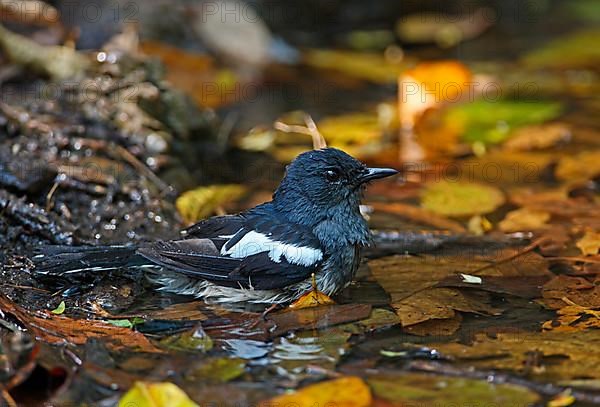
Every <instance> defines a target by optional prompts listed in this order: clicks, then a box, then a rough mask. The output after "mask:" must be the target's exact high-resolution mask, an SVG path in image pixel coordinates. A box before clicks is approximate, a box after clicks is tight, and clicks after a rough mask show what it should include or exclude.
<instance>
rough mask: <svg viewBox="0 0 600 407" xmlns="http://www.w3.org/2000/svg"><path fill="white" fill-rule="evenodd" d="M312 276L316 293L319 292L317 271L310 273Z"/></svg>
mask: <svg viewBox="0 0 600 407" xmlns="http://www.w3.org/2000/svg"><path fill="white" fill-rule="evenodd" d="M310 277H311V278H312V289H313V292H314V293H315V294H319V289H318V288H317V276H316V275H315V273H312V274H311V275H310Z"/></svg>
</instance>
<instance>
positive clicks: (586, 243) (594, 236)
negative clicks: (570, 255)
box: [575, 230, 600, 256]
mask: <svg viewBox="0 0 600 407" xmlns="http://www.w3.org/2000/svg"><path fill="white" fill-rule="evenodd" d="M575 245H576V246H577V247H578V248H579V250H581V253H583V255H584V256H595V255H597V254H598V252H599V251H600V232H595V231H593V230H588V231H587V232H585V235H584V236H583V237H582V238H581V239H580V240H578V241H577V243H575Z"/></svg>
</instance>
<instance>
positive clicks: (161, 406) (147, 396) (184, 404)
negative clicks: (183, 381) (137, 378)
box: [118, 382, 198, 407]
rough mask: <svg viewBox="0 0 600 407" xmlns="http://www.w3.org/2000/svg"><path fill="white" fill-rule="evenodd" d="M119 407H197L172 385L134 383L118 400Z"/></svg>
mask: <svg viewBox="0 0 600 407" xmlns="http://www.w3.org/2000/svg"><path fill="white" fill-rule="evenodd" d="M118 405H119V407H131V406H135V407H198V404H196V403H194V402H193V401H192V400H191V399H190V398H189V397H188V396H187V395H186V394H185V393H184V392H183V390H181V389H180V388H179V387H177V386H176V385H174V384H173V383H146V382H136V383H135V384H134V385H133V387H132V388H131V389H130V390H129V391H128V392H127V393H125V395H124V396H123V397H122V398H121V400H119V404H118Z"/></svg>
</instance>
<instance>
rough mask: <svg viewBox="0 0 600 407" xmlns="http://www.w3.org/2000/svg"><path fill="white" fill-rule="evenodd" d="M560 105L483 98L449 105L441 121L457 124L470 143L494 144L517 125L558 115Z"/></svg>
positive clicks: (546, 119)
mask: <svg viewBox="0 0 600 407" xmlns="http://www.w3.org/2000/svg"><path fill="white" fill-rule="evenodd" d="M561 112H562V105H561V104H560V103H556V102H544V101H509V100H496V99H491V98H485V99H482V100H477V101H475V102H473V103H467V104H463V105H456V106H452V107H450V108H449V109H448V110H447V111H446V113H445V115H444V119H443V120H444V121H446V122H447V123H449V124H451V126H452V127H453V128H457V129H458V132H459V134H460V135H461V139H462V140H464V141H466V142H469V143H476V142H479V143H483V144H497V143H500V142H503V141H504V140H506V139H507V138H508V137H509V136H510V134H511V133H512V132H513V131H515V130H516V129H517V128H519V127H522V126H525V125H529V124H536V123H543V122H546V121H548V120H551V119H554V118H555V117H558V115H559V114H560V113H561Z"/></svg>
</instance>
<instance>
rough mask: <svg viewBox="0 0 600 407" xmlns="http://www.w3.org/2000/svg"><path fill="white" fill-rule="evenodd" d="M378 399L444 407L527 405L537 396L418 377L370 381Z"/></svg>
mask: <svg viewBox="0 0 600 407" xmlns="http://www.w3.org/2000/svg"><path fill="white" fill-rule="evenodd" d="M367 381H368V383H369V385H370V386H371V388H372V389H373V394H374V396H375V397H377V398H382V399H384V400H388V401H390V402H392V403H394V405H398V406H400V405H419V406H423V407H433V406H437V405H439V403H440V401H443V403H444V404H446V405H456V406H467V405H502V406H509V405H530V404H534V403H536V402H538V401H539V396H538V395H537V394H536V393H534V392H532V391H531V390H528V389H527V388H525V387H521V386H516V385H512V384H492V383H488V382H486V381H484V380H474V379H465V378H461V377H447V376H432V375H428V374H421V373H408V374H404V375H402V376H399V375H393V376H392V375H387V376H385V375H381V376H374V377H371V378H369V379H368V380H367Z"/></svg>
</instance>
